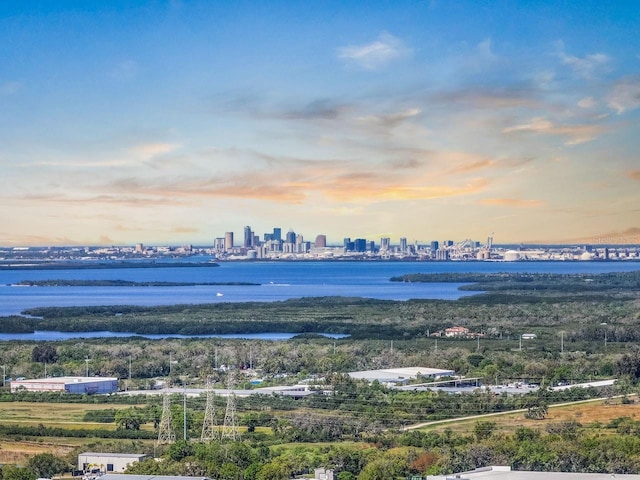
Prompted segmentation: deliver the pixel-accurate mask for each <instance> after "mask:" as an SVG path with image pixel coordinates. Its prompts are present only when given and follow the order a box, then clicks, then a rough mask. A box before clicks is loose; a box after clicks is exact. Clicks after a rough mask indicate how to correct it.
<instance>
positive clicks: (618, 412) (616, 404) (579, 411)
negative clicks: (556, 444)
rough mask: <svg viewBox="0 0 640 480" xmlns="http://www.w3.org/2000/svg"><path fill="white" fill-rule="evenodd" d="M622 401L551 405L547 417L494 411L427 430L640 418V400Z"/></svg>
mask: <svg viewBox="0 0 640 480" xmlns="http://www.w3.org/2000/svg"><path fill="white" fill-rule="evenodd" d="M634 400H635V401H634V403H630V404H622V403H621V401H620V399H614V400H611V401H607V400H598V401H591V402H582V403H577V404H574V405H566V406H558V407H550V408H549V411H548V414H547V416H546V418H544V419H542V420H533V419H528V418H526V417H525V415H524V413H523V412H516V413H505V414H500V415H490V416H486V417H485V418H474V419H470V420H461V421H458V422H452V423H443V424H438V425H433V426H428V427H425V428H424V430H431V431H444V430H446V429H449V430H452V431H455V432H459V433H465V434H469V433H471V432H472V431H473V429H474V427H475V425H476V423H478V422H483V421H486V422H493V423H495V424H496V429H497V430H498V431H502V432H505V433H513V432H514V431H515V430H516V429H517V428H519V427H527V428H534V429H543V430H544V428H545V427H546V426H547V425H549V424H551V423H559V422H566V421H575V422H578V423H580V424H581V425H583V426H585V427H589V426H590V425H601V426H602V425H607V424H608V423H610V422H611V421H612V420H614V419H616V418H620V417H630V418H634V419H637V418H640V402H639V401H638V399H637V398H635V399H634Z"/></svg>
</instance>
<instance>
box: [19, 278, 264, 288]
mask: <svg viewBox="0 0 640 480" xmlns="http://www.w3.org/2000/svg"><path fill="white" fill-rule="evenodd" d="M12 285H14V286H19V287H210V286H216V287H219V286H225V287H228V286H241V287H254V286H255V287H257V286H260V285H261V284H260V283H253V282H165V281H154V282H134V281H131V280H66V279H50V280H21V281H20V282H16V283H13V284H12Z"/></svg>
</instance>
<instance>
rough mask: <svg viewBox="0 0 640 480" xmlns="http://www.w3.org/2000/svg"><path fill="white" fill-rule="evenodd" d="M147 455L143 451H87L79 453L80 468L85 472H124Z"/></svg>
mask: <svg viewBox="0 0 640 480" xmlns="http://www.w3.org/2000/svg"><path fill="white" fill-rule="evenodd" d="M145 457H146V455H144V454H142V453H94V452H85V453H81V454H80V455H78V470H81V471H83V472H84V473H108V472H111V473H123V472H124V471H125V470H126V469H127V467H128V466H129V465H131V464H132V463H135V462H139V461H140V460H142V459H143V458H145Z"/></svg>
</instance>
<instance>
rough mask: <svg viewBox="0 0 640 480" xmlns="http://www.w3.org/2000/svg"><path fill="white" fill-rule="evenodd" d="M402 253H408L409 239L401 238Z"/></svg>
mask: <svg viewBox="0 0 640 480" xmlns="http://www.w3.org/2000/svg"><path fill="white" fill-rule="evenodd" d="M400 251H401V252H402V253H407V237H400Z"/></svg>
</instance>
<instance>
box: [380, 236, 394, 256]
mask: <svg viewBox="0 0 640 480" xmlns="http://www.w3.org/2000/svg"><path fill="white" fill-rule="evenodd" d="M390 248H391V239H390V238H389V237H382V238H381V239H380V251H381V252H387V251H389V249H390Z"/></svg>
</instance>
